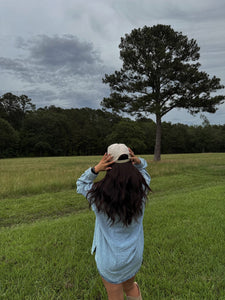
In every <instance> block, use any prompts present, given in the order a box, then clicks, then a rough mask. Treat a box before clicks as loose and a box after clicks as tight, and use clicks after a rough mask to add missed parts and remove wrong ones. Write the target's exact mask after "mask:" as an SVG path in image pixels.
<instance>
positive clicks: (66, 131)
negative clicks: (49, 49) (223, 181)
mask: <svg viewBox="0 0 225 300" xmlns="http://www.w3.org/2000/svg"><path fill="white" fill-rule="evenodd" d="M155 139H156V123H155V122H154V121H153V120H151V119H149V118H145V117H139V118H137V119H136V120H131V119H129V118H125V117H122V116H120V115H118V114H116V113H111V112H106V111H103V110H100V109H91V108H81V109H77V108H71V109H62V108H60V107H55V106H49V107H44V108H39V109H36V108H35V105H34V104H32V102H31V99H29V98H28V97H27V96H26V95H22V96H16V95H13V94H11V93H7V94H4V95H3V96H1V97H0V158H7V157H33V156H71V155H101V154H103V153H104V151H106V148H107V146H108V145H109V144H111V143H115V142H119V143H125V144H127V145H129V146H130V147H131V148H132V149H134V151H135V152H136V153H140V154H153V153H154V147H155ZM196 152H225V125H210V124H209V122H208V120H207V119H204V120H203V123H202V125H201V126H188V125H184V124H171V123H168V122H162V153H196Z"/></svg>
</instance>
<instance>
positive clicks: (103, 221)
mask: <svg viewBox="0 0 225 300" xmlns="http://www.w3.org/2000/svg"><path fill="white" fill-rule="evenodd" d="M140 160H141V163H140V164H139V165H135V167H136V168H137V169H138V170H139V171H140V172H141V174H142V175H143V177H144V178H145V180H146V183H147V184H148V185H149V184H150V180H151V177H150V175H149V174H148V173H147V171H146V167H147V162H146V161H145V160H144V159H143V158H140ZM96 177H97V175H95V174H93V173H92V172H91V168H89V169H87V170H86V171H85V172H84V173H83V174H82V175H81V177H80V178H79V179H78V180H77V192H78V193H80V194H82V195H84V196H85V197H86V196H87V193H88V191H89V190H90V189H91V187H92V184H93V181H94V180H95V178H96ZM144 209H145V207H143V214H142V216H140V217H139V219H138V220H137V221H133V222H132V223H131V224H130V225H129V226H127V227H126V226H124V225H123V224H122V223H121V222H115V223H114V224H113V225H112V226H110V221H109V220H108V217H107V216H106V214H104V213H102V212H98V211H97V209H96V207H95V205H92V210H93V211H94V213H95V215H96V220H95V231H94V238H93V244H92V250H91V253H92V254H93V253H94V252H95V261H96V264H97V268H98V271H99V273H100V275H101V276H102V277H103V278H104V279H105V280H107V281H108V282H111V283H121V282H124V281H126V280H128V279H129V278H131V277H133V276H134V275H135V274H136V273H137V271H138V270H139V268H140V267H141V264H142V259H143V249H144V233H143V223H142V222H143V216H144Z"/></svg>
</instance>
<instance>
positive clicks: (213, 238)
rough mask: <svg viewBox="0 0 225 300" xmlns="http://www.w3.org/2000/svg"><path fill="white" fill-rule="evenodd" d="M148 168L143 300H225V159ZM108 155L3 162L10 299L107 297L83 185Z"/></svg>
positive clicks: (2, 222) (0, 293)
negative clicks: (78, 184) (94, 250)
mask: <svg viewBox="0 0 225 300" xmlns="http://www.w3.org/2000/svg"><path fill="white" fill-rule="evenodd" d="M143 157H144V158H146V160H147V161H148V171H149V173H150V174H151V176H152V182H151V188H152V190H153V194H151V195H150V196H149V202H148V205H147V208H146V211H145V217H144V232H145V250H144V261H143V265H142V268H141V269H140V271H139V273H138V275H137V281H138V282H139V285H140V287H141V291H142V295H143V299H145V300H150V299H154V300H155V299H160V300H161V299H170V300H172V299H173V300H175V299H176V300H177V299H199V300H203V299H209V300H213V299H215V300H216V299H225V154H224V153H220V154H219V153H209V154H184V155H163V156H162V160H161V162H153V157H152V156H147V155H145V156H143ZM98 160H99V157H96V156H91V157H57V158H24V159H4V160H0V187H1V188H0V299H7V300H8V299H9V300H17V299H18V300H19V299H21V300H24V299H26V300H27V299H30V300H31V299H32V300H33V299H43V300H46V299H90V300H97V299H98V300H100V299H107V297H106V292H105V290H104V288H103V285H102V283H101V280H100V277H99V275H98V272H97V270H96V266H95V261H94V257H93V256H92V255H91V254H90V248H91V244H92V237H93V231H94V215H93V213H92V212H91V211H90V210H89V209H88V204H87V201H86V199H84V197H82V196H81V195H78V194H76V190H75V187H76V185H75V182H76V179H77V178H78V177H79V176H80V175H81V173H82V172H83V171H84V170H85V169H86V168H88V167H89V166H92V165H94V164H95V163H96V162H97V161H98Z"/></svg>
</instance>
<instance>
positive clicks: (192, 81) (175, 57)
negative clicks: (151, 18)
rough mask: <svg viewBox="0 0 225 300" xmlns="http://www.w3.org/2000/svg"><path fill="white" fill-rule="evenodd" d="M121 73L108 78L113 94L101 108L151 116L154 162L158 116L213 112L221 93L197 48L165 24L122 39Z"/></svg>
mask: <svg viewBox="0 0 225 300" xmlns="http://www.w3.org/2000/svg"><path fill="white" fill-rule="evenodd" d="M119 48H120V58H121V59H122V61H123V65H122V68H121V70H119V71H115V72H114V74H111V75H108V74H106V75H105V77H104V78H103V82H104V83H106V84H109V86H110V88H111V94H110V96H109V97H108V98H104V99H103V101H102V103H101V104H102V106H103V107H104V108H106V109H112V111H113V112H117V113H120V112H126V113H128V114H131V115H137V116H140V115H142V114H147V115H148V114H155V116H156V139H155V149H154V151H155V156H154V159H155V160H160V155H161V131H162V125H161V124H162V117H163V116H164V115H165V114H167V113H168V112H169V111H171V110H172V109H174V108H185V109H187V110H188V112H190V113H192V114H195V113H197V112H200V111H203V112H210V113H214V112H215V111H216V110H217V105H219V104H221V103H222V102H223V101H224V99H225V96H224V95H215V94H214V95H213V96H212V95H211V94H212V93H213V92H216V91H217V90H219V89H222V88H224V86H223V85H221V84H220V79H219V78H217V77H216V76H213V77H212V78H210V76H209V75H208V74H207V73H206V72H203V71H200V70H199V67H200V63H199V62H197V61H198V59H199V57H200V54H199V51H200V48H199V46H198V45H197V42H196V41H195V40H193V39H190V40H188V38H187V36H185V35H183V34H182V33H180V32H176V31H174V30H173V29H172V28H171V27H170V26H169V25H161V24H159V25H156V26H153V27H147V26H144V27H143V28H138V29H133V30H132V31H131V33H130V34H126V35H125V37H124V38H123V37H122V38H121V43H120V45H119Z"/></svg>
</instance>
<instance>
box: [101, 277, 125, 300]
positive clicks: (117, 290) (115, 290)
mask: <svg viewBox="0 0 225 300" xmlns="http://www.w3.org/2000/svg"><path fill="white" fill-rule="evenodd" d="M102 281H103V284H104V286H105V288H106V291H107V294H108V300H124V296H123V284H122V283H119V284H114V283H110V282H108V281H106V280H105V279H103V278H102Z"/></svg>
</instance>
